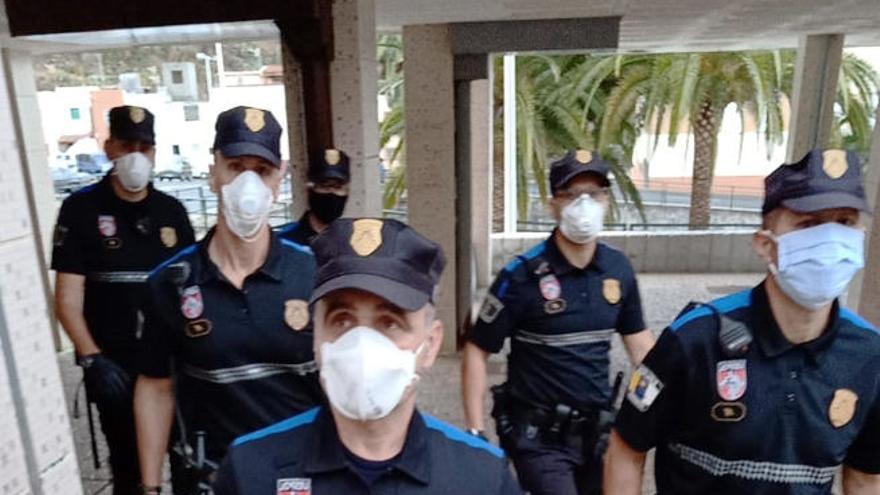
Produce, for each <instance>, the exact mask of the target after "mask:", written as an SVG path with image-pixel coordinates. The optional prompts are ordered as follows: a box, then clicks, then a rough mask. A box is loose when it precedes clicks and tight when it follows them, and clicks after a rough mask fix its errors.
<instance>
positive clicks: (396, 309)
mask: <svg viewBox="0 0 880 495" xmlns="http://www.w3.org/2000/svg"><path fill="white" fill-rule="evenodd" d="M377 309H379V310H381V311H387V312H389V313H393V314H395V315H397V316H400V317H401V318H403V319H406V311H404V310H403V308H401V307H400V306H395V305H394V304H391V303H387V302H383V303H382V304H380V305H379V306H378V308H377Z"/></svg>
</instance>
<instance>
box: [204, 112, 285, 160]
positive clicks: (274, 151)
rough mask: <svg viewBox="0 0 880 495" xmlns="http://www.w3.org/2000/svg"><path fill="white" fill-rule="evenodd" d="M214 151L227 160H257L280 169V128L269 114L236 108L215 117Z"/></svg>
mask: <svg viewBox="0 0 880 495" xmlns="http://www.w3.org/2000/svg"><path fill="white" fill-rule="evenodd" d="M214 129H215V130H216V134H215V136H214V151H219V152H220V153H222V154H223V156H227V157H230V158H233V157H238V156H256V157H259V158H263V159H265V160H267V161H268V162H270V163H271V164H272V165H275V166H276V167H279V166H281V125H279V124H278V121H277V120H275V116H274V115H272V112H270V111H268V110H262V109H260V108H252V107H235V108H230V109H229V110H226V111H225V112H223V113H221V114H220V115H218V116H217V124H216V125H215V126H214Z"/></svg>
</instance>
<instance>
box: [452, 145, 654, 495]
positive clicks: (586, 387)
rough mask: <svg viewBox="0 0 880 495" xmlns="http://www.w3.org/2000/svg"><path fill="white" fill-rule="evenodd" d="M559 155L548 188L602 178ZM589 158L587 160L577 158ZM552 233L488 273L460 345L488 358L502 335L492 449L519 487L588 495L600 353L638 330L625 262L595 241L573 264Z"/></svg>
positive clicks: (604, 368) (594, 167)
mask: <svg viewBox="0 0 880 495" xmlns="http://www.w3.org/2000/svg"><path fill="white" fill-rule="evenodd" d="M580 153H583V152H579V153H569V154H568V155H567V156H566V157H565V158H563V159H562V160H560V161H558V162H556V163H554V164H553V167H552V168H551V185H552V186H553V189H554V190H555V189H557V188H559V187H561V186H562V185H564V184H565V183H567V182H568V181H569V180H570V179H572V178H573V177H575V176H577V175H579V174H582V173H597V174H599V175H600V176H602V177H603V178H604V177H605V176H606V175H607V172H608V169H607V165H606V164H604V162H602V161H601V160H600V159H598V158H590V159H587V160H586V163H584V162H582V161H579V160H578V159H577V158H578V157H580V156H581V155H580ZM587 156H588V157H591V156H592V155H591V154H587ZM556 235H560V234H559V233H558V232H556V231H554V233H553V234H551V236H550V237H549V238H548V239H547V240H546V241H544V242H542V243H540V244H538V245H537V246H535V247H534V248H533V249H531V250H530V251H529V252H527V253H525V254H524V255H521V256H518V257H517V258H516V259H514V260H513V261H512V262H511V263H510V264H508V265H507V266H506V267H505V268H504V270H503V271H502V272H501V273H500V274H499V275H498V277H497V279H496V280H495V282H494V283H493V284H492V287H491V288H490V289H489V294H488V295H487V296H486V300H485V302H484V303H483V306H482V308H481V310H480V315H479V319H478V320H477V322H476V324H475V326H474V327H473V329H472V331H471V332H470V334H469V340H470V341H471V342H473V343H474V344H476V345H477V346H478V347H479V348H481V349H483V350H484V351H486V352H489V353H497V352H499V351H500V350H501V348H502V346H503V344H504V341H505V339H507V338H510V355H509V356H508V369H507V379H508V380H507V383H506V391H505V392H504V393H498V392H496V393H495V394H494V395H495V405H494V409H493V413H492V415H493V417H495V421H496V428H497V430H498V435H499V438H500V439H501V445H502V446H503V447H504V449H505V450H506V451H507V453H508V455H509V456H510V457H511V459H512V460H513V462H514V465H515V466H516V471H517V475H518V476H519V480H520V483H521V484H522V486H523V488H524V489H526V490H531V491H534V492H538V493H559V494H569V493H574V491H573V490H576V488H575V483H576V479H575V478H577V479H579V480H580V481H579V482H578V483H577V484H578V486H579V487H580V492H581V493H593V492H597V491H598V490H599V489H600V485H601V469H602V467H601V458H600V457H599V455H597V454H596V452H595V444H596V443H597V438H598V434H597V430H598V429H599V428H598V421H599V420H598V418H599V415H600V414H601V413H602V411H603V410H605V409H608V408H609V407H610V405H609V402H610V396H611V387H610V385H609V380H608V365H609V357H608V352H609V349H610V347H611V339H612V337H613V335H614V334H615V333H619V334H621V335H627V334H632V333H636V332H640V331H642V330H644V329H645V322H644V318H643V316H642V305H641V298H640V295H639V288H638V283H637V281H636V277H635V273H634V272H633V269H632V266H631V265H630V262H629V260H628V259H627V258H626V256H625V255H624V254H623V253H622V252H620V251H618V250H616V249H614V248H612V247H610V246H608V245H607V244H604V243H602V242H597V244H596V251H595V254H594V256H593V259H592V261H591V262H590V264H589V265H588V266H587V267H585V268H584V269H580V268H577V267H575V266H573V265H571V263H569V262H568V260H567V259H566V258H565V256H564V255H563V254H562V252H561V251H560V250H559V248H558V246H557V244H556V241H555V240H554V237H555V236H556Z"/></svg>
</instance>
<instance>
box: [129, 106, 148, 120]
mask: <svg viewBox="0 0 880 495" xmlns="http://www.w3.org/2000/svg"><path fill="white" fill-rule="evenodd" d="M128 116H129V118H131V121H132V122H134V123H135V124H140V123H141V122H143V121H144V119H145V118H147V112H145V111H144V109H143V108H141V107H128Z"/></svg>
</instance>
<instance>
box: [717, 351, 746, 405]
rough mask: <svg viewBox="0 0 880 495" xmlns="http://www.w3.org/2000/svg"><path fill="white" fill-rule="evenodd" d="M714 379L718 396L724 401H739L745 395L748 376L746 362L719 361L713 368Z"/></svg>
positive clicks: (737, 360) (740, 360)
mask: <svg viewBox="0 0 880 495" xmlns="http://www.w3.org/2000/svg"><path fill="white" fill-rule="evenodd" d="M715 370H716V371H715V379H716V381H717V383H718V395H720V396H721V398H722V399H724V400H726V401H735V400H738V399H740V398H741V397H742V396H743V395H745V393H746V385H747V384H748V374H747V373H746V360H745V359H733V360H730V361H720V362H719V363H718V364H717V365H716V368H715Z"/></svg>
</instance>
